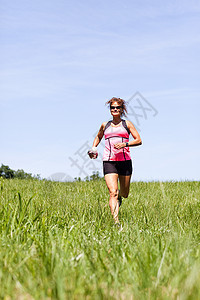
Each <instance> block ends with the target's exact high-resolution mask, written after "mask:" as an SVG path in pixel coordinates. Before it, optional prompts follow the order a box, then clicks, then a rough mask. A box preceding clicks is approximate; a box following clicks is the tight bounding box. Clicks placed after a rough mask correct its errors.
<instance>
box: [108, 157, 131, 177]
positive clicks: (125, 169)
mask: <svg viewBox="0 0 200 300" xmlns="http://www.w3.org/2000/svg"><path fill="white" fill-rule="evenodd" d="M132 170H133V168H132V161H131V160H124V161H103V174H104V175H106V174H110V173H116V174H118V175H124V176H128V175H131V174H132Z"/></svg>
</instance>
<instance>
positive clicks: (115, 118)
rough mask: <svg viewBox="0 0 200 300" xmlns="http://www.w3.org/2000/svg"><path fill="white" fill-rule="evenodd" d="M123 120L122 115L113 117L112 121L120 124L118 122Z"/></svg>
mask: <svg viewBox="0 0 200 300" xmlns="http://www.w3.org/2000/svg"><path fill="white" fill-rule="evenodd" d="M121 120H122V119H121V117H113V121H112V122H113V123H114V124H118V123H120V122H121Z"/></svg>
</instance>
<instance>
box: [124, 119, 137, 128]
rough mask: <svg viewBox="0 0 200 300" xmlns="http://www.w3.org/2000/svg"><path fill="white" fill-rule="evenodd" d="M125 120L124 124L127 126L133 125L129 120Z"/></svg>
mask: <svg viewBox="0 0 200 300" xmlns="http://www.w3.org/2000/svg"><path fill="white" fill-rule="evenodd" d="M125 122H126V125H127V127H128V128H131V127H132V128H133V127H135V126H134V125H133V123H132V122H131V121H129V120H125Z"/></svg>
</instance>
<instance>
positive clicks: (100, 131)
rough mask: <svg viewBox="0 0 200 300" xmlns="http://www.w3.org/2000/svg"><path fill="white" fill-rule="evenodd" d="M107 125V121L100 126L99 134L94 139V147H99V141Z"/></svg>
mask: <svg viewBox="0 0 200 300" xmlns="http://www.w3.org/2000/svg"><path fill="white" fill-rule="evenodd" d="M105 126H106V122H104V123H102V124H101V127H100V129H99V132H98V133H97V135H96V137H95V139H94V142H93V145H92V147H97V146H98V145H99V143H100V142H101V140H102V137H103V134H104V129H105Z"/></svg>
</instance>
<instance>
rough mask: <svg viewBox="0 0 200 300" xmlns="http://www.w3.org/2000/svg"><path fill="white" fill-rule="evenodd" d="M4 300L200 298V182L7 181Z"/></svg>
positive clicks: (0, 289)
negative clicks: (114, 198)
mask: <svg viewBox="0 0 200 300" xmlns="http://www.w3.org/2000/svg"><path fill="white" fill-rule="evenodd" d="M0 191H1V192H0V232H1V236H0V299H5V300H9V299H195V300H196V299H200V182H187V181H186V182H149V183H145V182H135V183H132V184H131V191H130V196H129V198H128V199H124V200H123V204H122V206H121V210H120V221H121V223H122V225H123V230H122V231H119V230H118V229H117V228H116V227H115V226H114V224H113V220H112V217H111V215H110V210H109V206H108V198H109V197H108V191H107V187H106V185H105V182H104V180H103V179H101V180H99V181H90V182H74V183H58V182H48V181H39V180H16V179H13V180H3V179H0Z"/></svg>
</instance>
